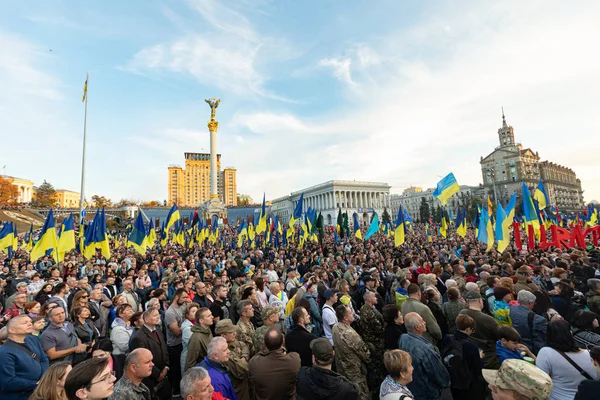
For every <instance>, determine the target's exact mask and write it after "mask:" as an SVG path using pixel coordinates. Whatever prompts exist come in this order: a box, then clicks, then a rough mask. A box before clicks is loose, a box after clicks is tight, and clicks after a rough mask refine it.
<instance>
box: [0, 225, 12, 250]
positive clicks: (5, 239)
mask: <svg viewBox="0 0 600 400" xmlns="http://www.w3.org/2000/svg"><path fill="white" fill-rule="evenodd" d="M13 242H14V232H13V226H12V222H7V223H5V224H4V226H3V227H2V229H0V251H3V250H5V249H8V248H9V247H11V246H12V245H13Z"/></svg>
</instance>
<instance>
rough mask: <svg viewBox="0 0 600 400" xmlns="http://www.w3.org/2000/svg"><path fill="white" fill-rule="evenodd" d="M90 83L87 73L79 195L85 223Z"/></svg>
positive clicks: (80, 213)
mask: <svg viewBox="0 0 600 400" xmlns="http://www.w3.org/2000/svg"><path fill="white" fill-rule="evenodd" d="M88 84H89V77H88V74H85V92H84V96H85V114H84V116H83V155H82V157H81V194H80V197H79V223H80V224H82V223H83V210H84V207H83V203H84V201H85V142H86V130H87V109H88V98H89V94H88V90H87V88H88Z"/></svg>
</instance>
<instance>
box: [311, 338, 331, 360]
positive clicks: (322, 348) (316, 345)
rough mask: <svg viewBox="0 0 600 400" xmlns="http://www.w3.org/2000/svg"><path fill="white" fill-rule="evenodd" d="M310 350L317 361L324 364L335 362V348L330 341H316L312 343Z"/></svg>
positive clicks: (320, 339)
mask: <svg viewBox="0 0 600 400" xmlns="http://www.w3.org/2000/svg"><path fill="white" fill-rule="evenodd" d="M310 349H311V350H312V354H313V356H315V359H316V360H318V361H321V362H324V363H331V362H333V346H332V345H331V343H329V340H327V339H325V338H318V339H315V340H313V341H311V342H310Z"/></svg>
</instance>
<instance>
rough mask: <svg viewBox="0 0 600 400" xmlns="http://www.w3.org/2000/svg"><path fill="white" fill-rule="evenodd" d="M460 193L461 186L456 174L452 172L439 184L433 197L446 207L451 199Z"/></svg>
mask: <svg viewBox="0 0 600 400" xmlns="http://www.w3.org/2000/svg"><path fill="white" fill-rule="evenodd" d="M459 191H460V186H458V182H456V178H455V177H454V174H453V173H452V172H450V173H449V174H448V175H446V176H445V177H444V178H443V179H442V180H441V181H439V182H438V184H437V186H436V188H435V191H434V192H433V197H435V198H436V199H438V200H439V201H440V203H442V206H445V205H446V203H447V202H448V200H449V199H450V197H452V196H453V195H454V194H455V193H458V192H459Z"/></svg>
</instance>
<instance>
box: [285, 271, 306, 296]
mask: <svg viewBox="0 0 600 400" xmlns="http://www.w3.org/2000/svg"><path fill="white" fill-rule="evenodd" d="M286 274H287V280H286V281H285V290H286V291H287V292H288V293H289V292H290V290H292V288H299V287H300V286H302V284H301V283H300V281H299V280H298V278H297V276H296V268H294V267H290V268H288V269H287V271H286Z"/></svg>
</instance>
